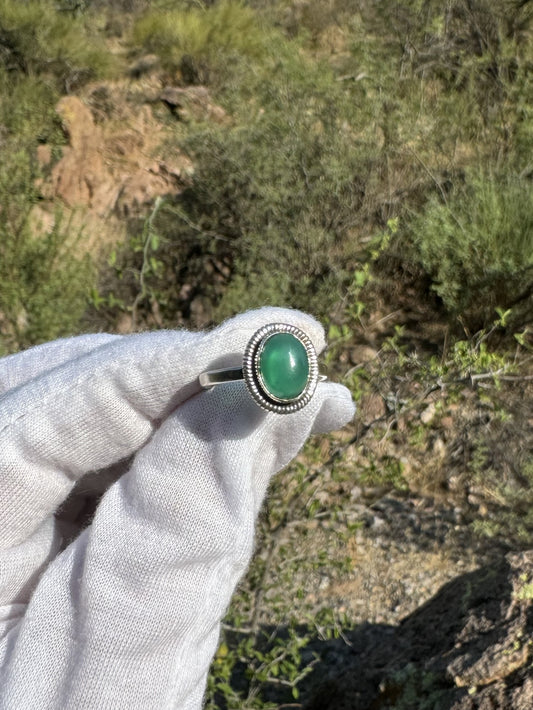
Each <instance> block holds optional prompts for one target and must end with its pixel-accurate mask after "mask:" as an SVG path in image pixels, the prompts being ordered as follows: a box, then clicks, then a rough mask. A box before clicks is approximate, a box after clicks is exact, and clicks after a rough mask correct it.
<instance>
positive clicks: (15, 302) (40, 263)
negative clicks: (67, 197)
mask: <svg viewBox="0 0 533 710" xmlns="http://www.w3.org/2000/svg"><path fill="white" fill-rule="evenodd" d="M56 99H57V95H56V94H55V92H54V90H53V89H51V88H50V87H49V86H47V85H46V84H45V83H43V81H42V80H41V79H39V78H35V77H27V78H24V77H22V78H17V77H15V78H13V77H9V76H8V75H7V74H6V73H5V72H2V71H1V70H0V130H1V133H0V141H1V143H2V161H1V164H0V354H5V353H6V352H8V351H12V350H16V349H19V348H22V347H27V346H29V345H33V344H35V343H38V342H43V341H45V340H51V339H54V338H57V337H59V336H62V335H66V334H69V333H73V332H76V330H77V328H78V325H79V320H80V317H81V315H82V313H83V311H84V310H85V308H86V303H87V294H88V290H89V283H90V281H91V279H92V278H93V274H92V269H91V266H90V264H89V262H88V260H86V259H81V258H77V257H76V256H75V255H73V254H72V253H71V249H72V247H73V239H72V237H71V235H68V234H67V230H64V229H63V225H62V224H61V218H60V215H59V213H58V214H57V215H56V220H55V226H54V228H53V229H52V230H51V231H50V232H49V233H43V234H40V233H36V231H35V218H34V216H33V214H32V212H33V208H34V206H35V205H36V203H37V202H38V200H39V194H38V190H37V187H36V181H37V179H38V178H40V177H41V175H40V172H39V169H38V166H37V163H36V160H35V153H36V148H37V144H38V142H39V141H46V142H47V143H48V144H49V145H50V146H51V147H52V150H53V151H54V150H58V149H59V146H60V144H61V142H62V141H63V137H62V134H61V130H60V126H59V122H58V119H57V116H56V115H55V112H54V110H53V107H54V103H55V101H56Z"/></svg>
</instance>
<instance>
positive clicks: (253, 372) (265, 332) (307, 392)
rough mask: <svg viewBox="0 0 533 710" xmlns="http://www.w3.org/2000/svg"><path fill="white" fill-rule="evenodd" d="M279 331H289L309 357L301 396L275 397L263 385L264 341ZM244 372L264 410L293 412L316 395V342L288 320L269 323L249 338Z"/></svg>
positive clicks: (247, 382) (251, 390) (254, 395)
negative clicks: (260, 370) (262, 360)
mask: <svg viewBox="0 0 533 710" xmlns="http://www.w3.org/2000/svg"><path fill="white" fill-rule="evenodd" d="M277 333H290V334H291V335H294V337H295V338H298V340H299V341H300V342H301V343H302V345H303V346H304V348H305V351H306V353H307V358H308V360H309V377H308V379H307V384H306V386H305V388H304V390H303V391H302V393H301V394H299V395H298V397H295V398H294V399H288V400H281V399H278V398H276V397H274V396H273V395H272V394H270V392H268V390H267V388H266V387H265V386H264V384H263V382H262V379H261V375H260V372H259V359H260V357H261V352H262V349H263V346H264V344H265V342H266V341H267V340H268V339H269V338H270V337H271V336H272V335H275V334H277ZM242 373H243V378H244V382H245V383H246V387H247V388H248V391H249V393H250V394H251V395H252V397H253V398H254V400H255V401H256V402H257V404H259V406H260V407H262V408H263V409H266V410H268V411H269V412H276V414H291V413H292V412H297V411H298V410H299V409H302V408H303V407H305V405H306V404H309V402H310V400H311V397H312V396H313V394H314V392H315V389H316V386H317V382H318V379H319V375H318V358H317V355H316V351H315V348H314V345H313V343H312V342H311V339H310V338H309V336H308V335H307V334H306V333H304V331H303V330H300V328H297V327H296V326H295V325H289V324H288V323H269V324H268V325H264V326H263V327H262V328H259V330H258V331H256V332H255V333H254V334H253V336H252V337H251V338H250V340H249V341H248V344H247V346H246V349H245V351H244V356H243V361H242Z"/></svg>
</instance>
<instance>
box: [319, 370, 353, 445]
mask: <svg viewBox="0 0 533 710" xmlns="http://www.w3.org/2000/svg"><path fill="white" fill-rule="evenodd" d="M314 404H315V406H318V407H320V408H319V409H318V410H317V411H316V416H315V419H314V422H313V427H312V430H311V431H312V433H313V434H325V433H326V432H328V431H335V429H340V428H341V427H343V426H344V425H345V424H346V423H347V422H349V421H351V420H352V419H353V416H354V414H355V404H354V403H353V400H352V396H351V394H350V392H349V390H347V389H346V387H343V386H342V385H338V384H334V383H330V382H327V383H326V382H324V383H320V384H319V385H318V388H317V399H316V402H315V403H314Z"/></svg>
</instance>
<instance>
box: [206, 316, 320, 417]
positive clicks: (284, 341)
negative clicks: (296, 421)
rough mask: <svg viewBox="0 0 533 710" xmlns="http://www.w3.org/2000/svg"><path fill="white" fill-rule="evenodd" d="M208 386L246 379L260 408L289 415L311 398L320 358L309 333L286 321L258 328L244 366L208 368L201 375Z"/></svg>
mask: <svg viewBox="0 0 533 710" xmlns="http://www.w3.org/2000/svg"><path fill="white" fill-rule="evenodd" d="M198 379H199V382H200V385H201V386H202V387H204V388H206V389H209V388H211V387H215V386H216V385H221V384H226V383H229V382H237V381H241V380H244V382H245V384H246V387H247V389H248V392H249V393H250V394H251V396H252V397H253V399H254V400H255V401H256V402H257V404H259V406H260V407H262V408H263V409H266V410H268V411H270V412H276V413H277V414H290V413H291V412H296V411H298V410H299V409H302V407H305V405H306V404H308V403H309V402H310V401H311V398H312V396H313V394H314V392H315V389H316V386H317V383H318V382H319V381H322V380H325V379H326V377H324V376H321V375H320V374H319V372H318V359H317V355H316V351H315V348H314V346H313V343H312V342H311V339H310V338H309V336H308V335H307V334H306V333H305V332H304V331H303V330H301V329H300V328H297V327H296V326H294V325H289V324H287V323H271V324H269V325H265V326H263V327H262V328H259V330H257V331H256V332H255V333H254V335H253V336H252V337H251V338H250V340H249V341H248V344H247V346H246V349H245V351H244V355H243V361H242V366H240V367H227V368H224V369H221V370H209V371H207V372H202V373H201V374H200V376H199V378H198Z"/></svg>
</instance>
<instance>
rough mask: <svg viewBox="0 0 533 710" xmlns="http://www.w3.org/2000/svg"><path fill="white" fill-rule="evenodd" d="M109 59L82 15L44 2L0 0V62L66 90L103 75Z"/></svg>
mask: <svg viewBox="0 0 533 710" xmlns="http://www.w3.org/2000/svg"><path fill="white" fill-rule="evenodd" d="M114 64H115V61H114V59H113V57H112V55H111V54H110V52H109V51H108V50H107V49H106V47H105V44H104V43H103V41H102V40H101V38H99V37H98V36H97V35H96V34H95V33H93V32H90V31H89V30H88V29H87V27H86V26H85V24H84V22H83V18H82V17H81V16H80V17H73V16H72V14H71V13H67V12H60V11H58V10H57V9H56V7H55V5H54V4H53V3H52V2H50V1H49V0H39V1H37V0H30V1H29V2H19V1H18V0H0V66H2V65H3V66H4V67H5V68H7V69H8V70H10V71H19V72H23V73H24V74H26V75H29V76H32V75H43V74H44V75H48V76H53V77H55V78H56V79H57V81H58V82H59V85H60V86H61V88H65V89H66V90H67V91H69V90H71V89H72V88H73V87H76V86H79V85H80V84H81V83H83V82H85V81H87V80H89V79H91V78H94V77H98V76H103V75H106V74H108V73H109V72H110V71H111V70H112V69H113V66H114Z"/></svg>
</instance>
